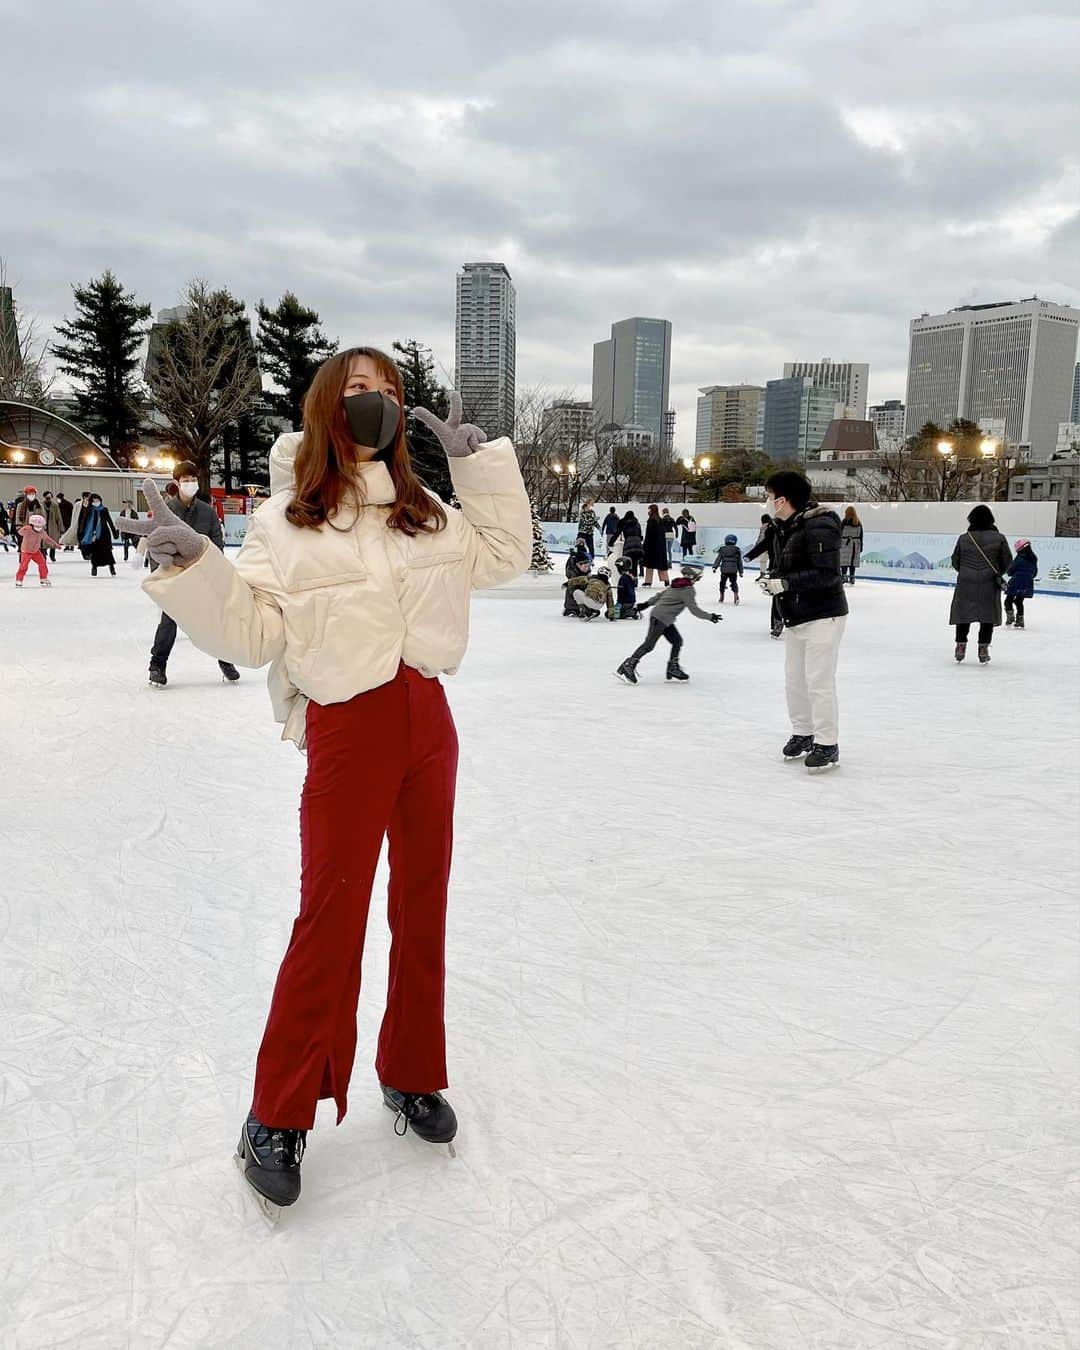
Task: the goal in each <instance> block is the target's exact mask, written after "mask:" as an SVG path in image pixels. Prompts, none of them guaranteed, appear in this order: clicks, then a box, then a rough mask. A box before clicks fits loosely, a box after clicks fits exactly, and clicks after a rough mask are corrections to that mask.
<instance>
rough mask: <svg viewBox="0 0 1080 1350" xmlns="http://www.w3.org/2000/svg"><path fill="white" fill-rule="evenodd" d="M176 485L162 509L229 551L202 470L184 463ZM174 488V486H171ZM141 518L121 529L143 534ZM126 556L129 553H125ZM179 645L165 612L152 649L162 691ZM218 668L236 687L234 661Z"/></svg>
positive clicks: (127, 520) (124, 520)
mask: <svg viewBox="0 0 1080 1350" xmlns="http://www.w3.org/2000/svg"><path fill="white" fill-rule="evenodd" d="M172 481H173V484H175V485H176V494H175V495H172V494H170V495H169V496H168V497H167V498H165V497H159V498H158V500H159V501H160V502H161V503H162V506H161V508H160V509H161V510H163V511H164V510H168V511H169V512H170V513H171V514H172V515H175V516H176V517H177V519H178V520H182V521H183V522H184V524H185V525H188V526H190V528H191V529H193V530H194V531H195V533H196V534H199V535H202V536H203V537H204V538H206V539H209V540H210V543H211V544H213V546H214V547H215V548H216V549H218V550H219V551H220V552H222V553H224V552H225V533H224V531H223V530H222V528H221V521H220V520H219V519H218V513H217V512H216V511H215V510H214V508H213V507H212V506H211V505H210V503H209V502H206V501H203V499H202V498H201V497H200V496H199V495H198V493H199V474H198V469H197V468H196V467H195V465H194V464H193V463H192V461H191V460H189V459H185V460H181V462H180V463H179V464H177V465H176V466H175V468H174V469H173V480H172ZM170 486H172V484H170ZM137 519H138V517H137V516H136V515H134V514H132V515H130V516H122V517H121V521H120V528H121V530H123V532H124V534H125V535H127V536H131V535H135V534H137V533H139V529H138V527H137V526H136V524H135V522H136V521H137ZM124 556H125V557H126V556H127V553H126V551H125V555H124ZM148 561H149V565H150V571H151V573H153V572H154V571H155V570H156V564H155V562H154V560H153V557H152V556H151V557H150V558H149V559H148ZM175 644H176V622H175V620H174V619H173V618H172V617H171V616H170V615H168V614H165V613H164V612H163V613H162V615H161V618H160V619H159V620H158V626H157V631H156V632H155V633H154V642H153V645H152V646H151V648H150V672H149V678H150V683H151V684H152V685H154V686H156V687H157V688H159V689H164V688H165V686H166V685H167V684H168V683H169V677H168V674H167V670H166V668H167V666H168V664H169V657H170V655H171V654H172V649H173V647H174V646H175ZM218 668H219V669H220V670H221V675H222V678H223V679H224V680H225V682H226V683H227V684H236V682H237V681H238V680H239V679H240V672H239V671H238V670H237V669H236V666H235V665H234V664H233V662H231V661H222V660H219V661H218Z"/></svg>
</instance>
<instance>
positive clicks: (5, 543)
mask: <svg viewBox="0 0 1080 1350" xmlns="http://www.w3.org/2000/svg"><path fill="white" fill-rule="evenodd" d="M11 533H12V526H11V517H10V516H9V515H8V510H7V507H6V506H5V505H4V503H3V502H0V546H2V547H3V550H4V552H5V553H6V552H7V551H8V549H9V548H11V547H12V540H11ZM15 547H16V548H18V544H16V545H15Z"/></svg>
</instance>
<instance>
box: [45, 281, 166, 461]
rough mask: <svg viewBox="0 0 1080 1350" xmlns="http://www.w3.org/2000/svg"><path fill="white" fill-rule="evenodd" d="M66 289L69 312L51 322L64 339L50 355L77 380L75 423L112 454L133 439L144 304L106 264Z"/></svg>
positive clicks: (145, 316) (136, 424) (146, 310)
mask: <svg viewBox="0 0 1080 1350" xmlns="http://www.w3.org/2000/svg"><path fill="white" fill-rule="evenodd" d="M72 289H73V290H74V293H75V317H74V318H73V319H69V320H67V322H65V323H62V324H58V325H57V329H56V331H57V332H58V333H59V334H60V336H61V337H62V338H64V339H65V341H63V342H58V343H56V344H55V345H54V347H53V355H54V356H55V357H56V364H57V367H58V369H59V370H60V371H62V372H63V374H65V375H70V376H71V377H72V379H74V380H76V381H77V382H78V383H77V385H76V389H75V397H76V400H77V402H78V417H79V421H80V423H81V425H82V426H83V428H84V429H85V430H86V431H88V432H89V433H90V434H91V435H92V436H95V437H96V438H98V439H99V440H102V441H104V442H105V443H106V444H107V445H108V447H109V450H110V452H111V453H112V455H113V456H115V455H116V453H117V451H118V450H121V449H123V447H124V446H126V445H130V444H131V443H132V442H133V441H135V440H137V439H138V433H139V407H138V381H137V379H136V378H135V370H136V367H137V366H138V356H137V352H138V350H139V347H140V345H141V343H142V340H143V338H144V337H145V335H146V331H147V330H146V329H145V328H144V327H142V325H143V324H144V323H145V322H146V320H147V319H149V317H150V306H149V305H140V304H139V303H138V302H137V301H136V299H135V296H134V295H133V294H132V293H131V292H129V291H125V290H124V288H123V286H122V285H121V284H120V282H119V280H118V279H117V278H116V276H115V275H114V274H113V273H112V271H110V270H109V269H106V270H105V271H104V272H103V273H102V274H101V276H100V277H94V278H92V279H91V280H90V281H89V282H88V283H87V284H86V285H85V286H74V287H73V288H72Z"/></svg>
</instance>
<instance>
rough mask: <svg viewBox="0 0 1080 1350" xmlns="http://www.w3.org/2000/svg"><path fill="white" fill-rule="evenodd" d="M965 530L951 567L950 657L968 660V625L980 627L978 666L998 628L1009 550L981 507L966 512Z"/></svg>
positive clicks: (987, 655)
mask: <svg viewBox="0 0 1080 1350" xmlns="http://www.w3.org/2000/svg"><path fill="white" fill-rule="evenodd" d="M968 525H969V526H970V528H969V529H968V531H967V533H966V534H962V535H961V536H960V538H959V539H957V541H956V547H955V548H954V549H953V551H952V565H953V567H955V568H956V588H955V590H954V591H953V598H952V604H951V606H950V607H949V623H950V624H955V625H956V646H955V648H954V649H953V656H954V657H955V659H956V660H957V661H963V660H964V658H965V657H966V656H967V642H968V634H969V633H970V632H971V625H972V624H973V623H977V624H978V625H979V664H980V665H984V666H985V665H986V664H987V663H988V662H989V660H990V643H991V642H992V641H993V638H994V629H995V628H1000V627H1001V586H1002V578H1003V577H1004V575H1005V573H1006V572H1007V571H1008V569H1009V565H1010V564H1011V563H1012V560H1013V556H1012V549H1010V548H1009V544H1008V541H1007V540H1006V538H1005V536H1004V535H1003V534H1002V533H1001V531H1000V530H999V529H998V527H997V525H996V524H995V523H994V513H993V511H991V510H990V508H989V507H988V506H985V505H982V504H980V505H979V506H975V507H972V509H971V510H970V511H969V512H968Z"/></svg>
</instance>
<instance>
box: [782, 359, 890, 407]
mask: <svg viewBox="0 0 1080 1350" xmlns="http://www.w3.org/2000/svg"><path fill="white" fill-rule="evenodd" d="M799 376H804V377H805V376H808V377H809V378H810V379H811V380H813V382H814V383H815V384H816V385H817V386H818V388H820V389H832V390H834V391H835V394H836V400H835V401H836V402H837V403H842V404H844V406H845V408H847V409H849V411H848V412H845V413H844V414H842V415H843V416H845V417H854V418H856V419H857V420H858V421H860V422H864V421H865V420H866V391H867V387H868V386H869V384H870V366H869V364H868V363H867V362H865V361H861V362H860V361H833V360H832V358H831V357H828V356H823V357H822V358H821V360H820V361H786V362H785V363H784V378H785V379H791V378H792V377H799Z"/></svg>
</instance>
